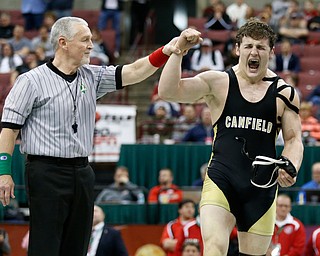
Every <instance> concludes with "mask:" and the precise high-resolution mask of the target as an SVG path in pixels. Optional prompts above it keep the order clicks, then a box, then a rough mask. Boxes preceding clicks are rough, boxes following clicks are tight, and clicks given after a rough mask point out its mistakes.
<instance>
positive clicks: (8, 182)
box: [0, 175, 15, 206]
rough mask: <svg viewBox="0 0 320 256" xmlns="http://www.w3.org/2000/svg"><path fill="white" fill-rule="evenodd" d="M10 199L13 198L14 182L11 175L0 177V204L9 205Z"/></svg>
mask: <svg viewBox="0 0 320 256" xmlns="http://www.w3.org/2000/svg"><path fill="white" fill-rule="evenodd" d="M10 198H15V196H14V182H13V180H12V177H11V175H1V176H0V202H1V203H2V205H3V206H7V205H9V204H10Z"/></svg>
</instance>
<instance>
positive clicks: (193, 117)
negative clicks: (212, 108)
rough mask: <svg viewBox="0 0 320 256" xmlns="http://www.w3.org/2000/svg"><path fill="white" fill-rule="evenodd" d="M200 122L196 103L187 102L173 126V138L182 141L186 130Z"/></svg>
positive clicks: (177, 141)
mask: <svg viewBox="0 0 320 256" xmlns="http://www.w3.org/2000/svg"><path fill="white" fill-rule="evenodd" d="M197 122H198V117H197V113H196V110H195V107H194V105H192V104H186V105H185V106H184V107H183V110H182V115H181V116H180V117H179V118H178V119H177V121H176V122H175V124H174V126H173V132H172V139H173V140H174V141H175V142H176V143H180V142H181V141H182V139H183V137H184V136H185V134H186V132H187V131H188V130H190V129H191V128H193V127H194V126H195V125H196V124H197Z"/></svg>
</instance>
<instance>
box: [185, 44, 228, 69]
mask: <svg viewBox="0 0 320 256" xmlns="http://www.w3.org/2000/svg"><path fill="white" fill-rule="evenodd" d="M191 69H192V70H194V71H205V70H217V71H223V70H224V61H223V56H222V53H221V51H220V50H218V49H216V50H213V49H212V42H211V40H210V39H209V38H204V39H203V42H202V43H201V46H200V49H198V50H195V51H194V53H193V54H192V57H191Z"/></svg>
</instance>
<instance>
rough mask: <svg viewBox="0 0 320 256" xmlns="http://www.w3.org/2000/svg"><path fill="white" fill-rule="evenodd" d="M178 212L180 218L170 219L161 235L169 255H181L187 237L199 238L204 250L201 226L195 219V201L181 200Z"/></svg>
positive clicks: (161, 241) (161, 242)
mask: <svg viewBox="0 0 320 256" xmlns="http://www.w3.org/2000/svg"><path fill="white" fill-rule="evenodd" d="M178 213H179V216H178V218H177V219H174V220H172V221H170V222H169V223H168V224H167V225H166V226H165V227H164V229H163V232H162V235H161V239H160V244H161V246H162V248H163V249H164V250H165V251H166V253H167V256H181V255H182V248H183V243H184V241H185V240H186V239H195V240H197V241H198V242H199V244H200V248H201V249H200V250H201V252H203V244H202V237H201V231H200V226H199V225H198V223H197V221H196V219H195V203H194V202H193V201H192V200H190V199H185V200H183V201H181V202H180V203H179V206H178ZM201 255H202V254H201Z"/></svg>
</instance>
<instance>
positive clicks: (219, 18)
mask: <svg viewBox="0 0 320 256" xmlns="http://www.w3.org/2000/svg"><path fill="white" fill-rule="evenodd" d="M232 27H233V26H232V22H231V19H230V17H229V15H228V14H227V13H226V7H225V5H224V3H223V2H221V1H217V2H216V3H215V5H214V12H213V13H212V15H210V16H208V21H207V22H206V23H205V24H204V28H206V29H212V30H231V29H232Z"/></svg>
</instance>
